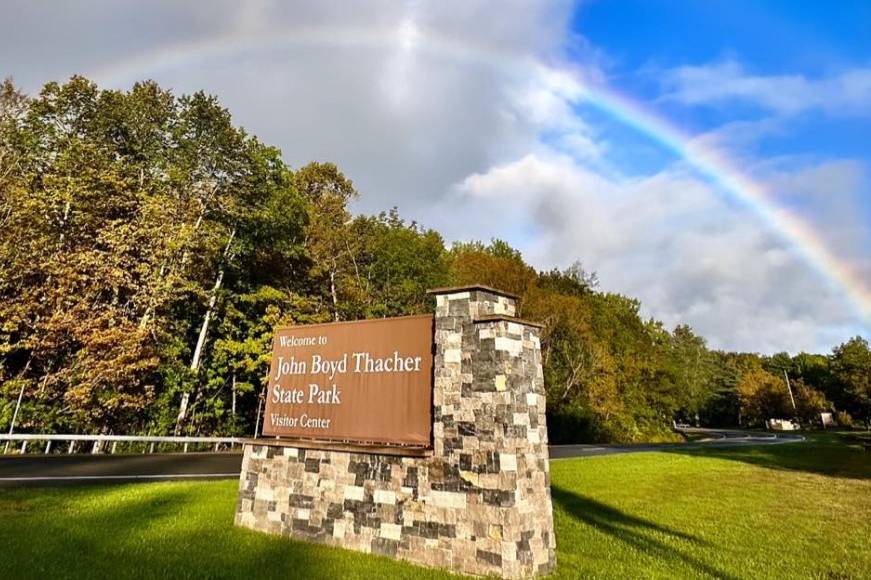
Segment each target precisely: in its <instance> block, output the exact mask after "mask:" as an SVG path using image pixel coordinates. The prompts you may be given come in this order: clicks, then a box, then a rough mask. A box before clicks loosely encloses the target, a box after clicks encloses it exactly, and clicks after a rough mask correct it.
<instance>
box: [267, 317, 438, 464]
mask: <svg viewBox="0 0 871 580" xmlns="http://www.w3.org/2000/svg"><path fill="white" fill-rule="evenodd" d="M432 360H433V317H432V316H431V315H425V316H407V317H402V318H387V319H381V320H363V321H359V322H337V323H333V324H315V325H309V326H293V327H286V328H280V329H278V330H277V331H276V334H275V340H274V342H273V350H272V365H271V368H270V372H269V390H268V396H267V399H266V413H265V421H264V426H263V434H264V435H275V436H281V437H299V438H309V439H319V440H326V441H353V442H358V443H377V444H387V445H391V444H392V445H415V446H420V447H428V446H430V442H431V435H432Z"/></svg>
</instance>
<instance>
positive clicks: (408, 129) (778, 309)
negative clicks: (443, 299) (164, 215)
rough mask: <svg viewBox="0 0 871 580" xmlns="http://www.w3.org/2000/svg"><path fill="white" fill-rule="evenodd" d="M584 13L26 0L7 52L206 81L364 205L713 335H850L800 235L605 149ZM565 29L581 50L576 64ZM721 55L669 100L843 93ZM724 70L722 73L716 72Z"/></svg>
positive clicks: (823, 341)
mask: <svg viewBox="0 0 871 580" xmlns="http://www.w3.org/2000/svg"><path fill="white" fill-rule="evenodd" d="M571 14H572V6H571V4H570V3H568V2H558V3H544V2H543V3H536V2H527V1H523V0H517V1H516V2H500V3H499V4H498V5H497V6H495V7H494V6H493V5H491V4H488V3H484V2H453V3H449V4H444V3H431V4H425V3H417V2H410V3H404V4H399V3H396V2H393V1H388V0H384V1H381V0H373V1H370V2H362V1H361V2H354V3H350V4H349V3H347V2H338V1H324V2H312V3H293V4H292V5H291V4H288V3H283V2H255V1H248V2H236V1H231V0H214V1H213V2H209V3H180V2H175V1H170V0H156V1H155V2H150V3H148V4H141V3H138V2H118V1H117V0H71V1H69V2H65V3H64V4H63V5H62V7H61V8H59V7H58V6H56V5H54V4H46V3H41V2H14V1H13V2H10V3H7V5H4V18H3V19H0V70H2V71H3V74H6V73H11V74H13V75H14V76H15V78H16V80H17V81H18V82H19V83H21V84H23V85H24V86H25V87H26V88H28V89H29V90H35V89H37V88H38V87H39V86H40V85H41V84H42V83H43V82H45V81H48V80H62V79H64V78H66V77H68V76H69V75H71V74H74V73H83V74H86V75H90V76H95V77H96V78H97V80H99V81H100V82H103V83H108V84H112V85H116V86H121V87H123V86H127V85H129V83H131V82H132V81H134V80H138V79H141V78H155V79H156V80H158V81H159V82H160V83H161V84H163V85H164V86H168V87H172V88H173V90H174V91H175V92H176V93H177V94H178V93H183V92H191V91H194V90H199V89H204V90H206V91H208V92H211V93H214V94H216V95H218V96H219V98H220V100H221V102H222V104H223V105H224V106H226V107H228V108H229V109H230V111H232V113H233V115H234V118H235V120H236V122H238V123H241V124H242V125H244V126H245V127H246V128H247V129H248V130H250V131H251V132H252V133H254V134H257V135H258V136H259V137H260V138H261V139H262V140H264V141H265V142H268V143H272V144H275V145H277V146H279V147H281V149H282V151H283V153H284V156H285V158H286V159H287V161H288V162H289V163H291V164H292V165H294V166H299V165H301V164H303V163H306V162H308V161H310V160H312V159H318V160H323V159H328V160H332V161H335V162H336V163H338V164H339V166H340V167H342V169H343V170H344V171H345V172H346V173H347V174H348V175H349V176H350V177H351V178H352V179H353V180H354V181H355V183H356V185H357V186H358V188H359V189H360V191H361V192H362V194H363V199H362V202H361V204H360V206H359V209H360V210H362V211H377V210H381V209H385V208H389V207H390V206H393V205H398V206H399V207H400V209H401V211H402V213H403V215H406V216H408V217H410V218H413V219H417V220H418V221H420V222H422V223H424V224H425V225H427V226H431V227H436V228H437V229H439V230H440V231H442V232H444V233H445V235H446V237H447V238H448V239H449V240H452V239H469V238H477V239H488V238H489V237H491V236H499V237H502V238H505V239H507V240H508V241H510V242H512V243H515V244H517V245H519V246H521V247H522V248H523V249H524V250H526V251H527V252H528V257H529V258H530V259H531V260H532V261H533V263H534V264H535V265H536V266H539V267H542V268H544V267H550V266H553V265H557V266H565V265H568V264H570V263H571V262H572V261H574V260H576V259H581V260H582V261H583V262H584V263H585V264H586V265H587V266H588V267H589V268H592V269H595V270H598V271H599V273H600V274H601V278H602V280H603V284H604V285H605V286H606V287H607V288H609V289H613V290H618V291H621V292H624V293H626V294H629V295H632V296H636V297H638V298H640V299H641V300H642V301H643V303H644V308H645V312H647V313H649V314H652V315H655V316H657V317H659V318H661V319H663V320H664V321H665V322H666V323H667V324H669V325H674V324H677V323H679V322H688V323H690V324H692V325H693V326H694V327H696V328H697V329H698V330H699V331H701V332H703V333H704V334H705V335H707V336H708V337H710V338H711V342H712V343H713V344H714V345H717V346H724V347H730V348H739V349H759V350H780V349H783V348H788V349H791V350H796V349H800V348H806V349H812V350H818V349H826V348H828V347H829V346H831V345H832V344H834V343H835V342H836V341H838V340H843V339H844V338H846V337H847V336H849V334H850V333H851V332H856V329H854V328H853V327H851V326H850V321H855V317H853V318H850V314H849V313H848V312H847V308H846V306H845V303H844V301H843V300H842V299H841V298H840V296H838V294H837V293H836V292H834V291H832V290H830V289H828V288H827V287H826V286H825V284H824V283H822V282H821V281H820V279H819V278H818V276H816V275H815V274H814V273H813V272H812V271H811V270H810V268H809V267H808V266H807V265H806V264H805V263H803V262H802V261H800V260H799V259H798V258H797V257H796V254H795V252H793V251H792V249H790V248H788V247H786V246H785V245H784V244H783V242H782V241H780V240H779V239H778V238H776V237H774V236H773V235H771V234H770V233H767V230H766V228H765V224H761V223H759V222H758V221H757V220H756V219H755V218H754V217H753V216H751V215H748V214H747V213H746V212H743V211H741V210H736V208H735V207H733V206H732V205H730V204H727V203H725V202H724V201H723V200H722V199H721V198H720V197H718V195H717V194H716V192H714V191H713V190H711V189H710V188H709V187H708V186H707V185H705V184H704V183H702V182H700V181H699V180H697V179H695V178H694V177H693V176H692V175H691V174H688V173H684V172H682V171H681V170H679V169H678V168H669V169H666V170H664V171H662V172H660V173H658V174H654V175H648V176H642V177H639V178H627V177H624V176H621V174H620V173H619V172H617V171H615V170H613V169H612V168H610V167H608V157H609V154H610V153H612V152H614V151H616V150H618V149H619V148H620V147H621V145H622V144H621V143H617V142H615V143H612V142H610V141H606V140H605V139H604V138H603V136H602V135H601V134H600V133H599V131H598V129H597V127H595V126H592V125H591V124H590V123H588V122H587V121H586V120H585V119H584V118H582V117H581V116H579V115H578V114H577V108H576V105H577V104H578V103H579V102H582V101H583V99H584V98H585V93H584V86H585V84H586V83H587V82H588V81H589V80H591V79H592V80H593V81H596V82H601V81H602V79H603V78H604V74H603V73H602V72H601V70H600V69H599V66H598V64H597V63H601V62H604V61H606V60H607V55H603V54H602V53H601V52H600V51H598V50H597V49H595V47H591V46H589V45H588V44H586V43H585V41H584V40H583V39H581V38H577V37H574V36H572V35H571V34H570V33H569V32H568V28H569V24H570V20H571ZM566 45H571V49H572V50H573V51H574V53H576V54H580V53H583V54H586V55H589V61H588V62H585V63H581V64H578V63H577V62H575V63H571V64H567V63H564V62H563V61H562V54H563V48H565V46H566ZM707 72H711V75H710V76H708V77H706V76H705V74H706V70H705V69H704V67H696V68H687V69H684V70H682V71H679V72H677V73H676V74H675V76H674V77H673V84H672V88H673V89H674V91H675V92H674V95H673V98H679V99H685V100H687V101H693V102H706V103H707V102H720V101H721V100H723V99H726V98H728V99H733V98H740V99H754V98H756V99H758V98H762V99H763V101H762V102H763V104H764V106H765V107H767V108H776V109H777V110H779V111H788V112H794V111H797V110H801V109H802V108H803V107H805V108H806V107H808V106H818V107H828V106H829V105H828V104H826V105H822V104H819V103H818V100H819V99H818V98H817V97H815V96H813V95H811V96H808V94H807V93H808V92H813V91H815V90H816V89H817V88H819V87H818V86H817V85H815V84H814V83H815V82H818V81H808V80H806V79H802V78H797V79H793V78H791V77H786V78H785V79H779V80H777V82H776V83H774V84H775V85H776V86H771V85H772V82H770V79H765V78H762V79H760V78H754V77H750V80H747V79H748V75H746V74H745V73H744V72H743V70H742V69H740V67H737V65H726V66H725V68H723V70H714V71H707ZM717 78H720V79H722V78H725V79H726V80H727V81H728V82H726V83H725V88H723V87H722V86H721V87H720V89H718V90H719V91H720V93H718V92H717V90H715V89H717V87H716V86H715V85H714V84H712V85H711V86H710V87H708V88H707V89H706V87H705V86H704V85H705V83H706V82H707V81H709V80H710V82H711V83H714V81H716V79H717ZM863 78H864V77H863V75H862V72H861V71H856V72H855V74H853V73H850V74H844V75H841V77H838V80H837V83H840V84H839V85H838V86H839V87H841V88H842V90H841V91H840V92H841V93H842V95H841V96H839V97H838V98H839V99H841V101H840V103H841V105H843V104H844V103H848V104H849V106H851V107H856V108H858V109H861V107H862V106H865V105H863V101H862V99H863V96H862V95H867V88H863V87H864V85H863V83H864V82H865V81H864V80H863ZM826 82H835V80H833V79H829V81H826ZM784 83H785V84H784ZM784 87H786V88H788V89H790V90H788V91H787V90H785V89H784ZM823 88H826V89H827V90H831V89H830V88H828V85H826V86H824V87H823ZM723 91H725V93H723ZM778 92H784V94H783V95H778V94H777V93H778ZM721 93H723V94H725V95H727V96H725V97H724V96H722V94H721ZM793 93H794V94H793ZM760 95H762V96H761V97H760ZM814 99H816V100H814ZM808 103H816V104H811V105H808ZM844 108H845V109H846V108H847V107H846V106H844ZM863 110H867V109H863ZM775 129H776V127H773V126H772V128H771V130H775ZM760 130H769V128H766V127H761V126H760V125H758V124H757V125H754V126H753V127H751V126H749V125H738V124H735V125H733V126H731V127H726V128H723V129H722V130H721V131H720V132H719V133H718V134H716V135H713V134H711V135H707V136H706V137H705V138H707V139H710V140H712V142H713V141H715V140H716V139H720V140H721V141H725V140H728V141H729V142H730V143H736V142H740V141H741V140H742V139H744V140H745V141H744V142H750V141H751V140H752V134H753V133H754V131H760ZM793 169H794V168H793ZM790 171H792V169H791V170H790ZM784 173H785V174H784V175H783V180H784V184H783V187H784V188H785V189H786V188H787V186H788V184H786V183H785V181H786V180H787V177H788V173H789V172H784ZM846 173H848V171H847V169H846V168H845V167H844V168H841V169H840V170H839V171H834V173H828V174H827V173H826V171H825V170H821V172H820V173H819V174H814V175H810V174H808V175H805V176H802V177H801V178H799V179H798V183H799V184H801V183H805V184H810V183H811V182H814V183H817V184H819V186H820V187H823V186H824V185H825V184H826V183H831V182H832V180H833V179H836V174H837V179H839V180H848V177H846ZM767 175H770V176H772V179H773V180H774V181H776V179H775V178H776V177H777V176H778V175H779V171H777V168H774V169H771V171H770V172H769V173H768V174H767ZM843 183H846V181H843ZM814 191H818V189H815V190H814ZM801 203H810V202H801ZM848 205H849V204H848ZM844 211H848V210H844ZM836 219H840V218H838V217H837V216H834V215H833V216H832V218H831V220H836ZM852 239H853V240H856V239H859V238H855V237H854V238H852ZM844 243H846V242H844Z"/></svg>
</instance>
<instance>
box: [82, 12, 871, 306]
mask: <svg viewBox="0 0 871 580" xmlns="http://www.w3.org/2000/svg"><path fill="white" fill-rule="evenodd" d="M312 45H316V46H320V47H336V48H355V49H359V48H373V49H385V48H386V49H390V50H393V51H400V52H402V51H406V52H410V51H415V50H420V51H426V52H427V53H429V54H432V55H434V56H437V57H438V58H446V59H451V60H457V61H462V62H466V63H472V64H477V65H480V66H485V67H491V68H496V69H500V70H502V71H504V72H505V73H507V74H509V75H512V76H515V75H516V76H517V77H518V78H523V76H526V75H529V74H541V73H542V72H545V73H546V72H547V71H548V70H549V69H547V67H546V66H544V65H543V64H541V63H540V62H538V61H536V60H535V59H532V58H530V57H528V56H523V55H511V54H505V53H504V52H496V51H493V50H490V49H487V48H484V47H480V46H476V45H472V44H469V43H460V42H457V41H456V40H455V39H451V38H447V37H442V36H439V35H435V34H432V33H430V32H427V33H426V34H421V33H420V32H419V31H418V30H417V29H416V28H415V27H414V25H413V23H412V22H410V21H404V22H403V24H402V25H401V26H399V27H398V28H392V29H380V30H379V29H373V30H360V29H351V28H344V29H343V28H335V27H330V28H309V29H302V30H295V31H293V32H292V33H284V34H271V35H270V34H266V35H255V34H250V33H245V32H244V31H237V32H234V33H230V34H227V35H223V36H217V37H210V38H209V39H208V40H202V41H196V42H186V43H179V44H174V45H167V46H165V47H161V48H158V49H155V50H152V51H146V52H143V53H140V54H138V55H136V56H134V57H132V58H129V59H126V60H123V61H120V62H118V63H116V64H114V65H112V66H110V67H107V68H102V69H98V70H95V71H91V72H90V76H91V78H93V79H95V80H96V81H98V82H100V83H101V84H104V85H107V86H124V85H126V84H129V83H131V82H133V81H135V80H139V79H141V78H143V76H144V75H153V74H154V73H155V72H159V71H162V70H171V69H174V68H177V67H179V66H180V65H188V66H189V65H191V64H195V63H197V62H204V61H206V60H210V59H214V58H219V57H221V56H230V55H239V54H245V53H252V54H253V53H256V52H259V51H264V50H277V49H282V48H289V47H293V46H312ZM571 78H572V80H573V81H574V82H575V83H577V86H576V87H575V88H574V89H569V92H570V93H571V97H570V98H571V99H573V100H574V102H575V103H576V104H580V103H585V104H589V105H591V106H593V107H595V108H596V109H598V110H600V111H602V112H603V113H605V114H606V115H608V116H609V117H611V118H613V119H615V120H617V121H619V122H621V123H624V124H626V125H627V126H630V127H632V128H633V129H635V130H637V131H639V132H641V133H643V134H645V135H646V136H648V137H649V138H650V139H652V140H653V141H655V142H657V143H658V144H659V145H661V146H662V147H664V148H665V149H667V150H668V151H670V152H671V153H673V154H674V155H676V156H678V157H679V158H681V159H682V160H684V162H685V163H687V164H688V165H689V166H690V167H692V168H693V169H694V170H695V171H696V172H698V173H699V174H700V175H702V176H704V177H705V178H706V179H707V180H709V181H710V183H711V184H712V185H714V186H716V187H717V189H718V190H719V191H722V192H724V193H725V194H727V195H728V196H729V197H731V198H732V199H734V200H736V201H738V202H739V203H740V204H741V205H743V206H745V207H747V208H749V209H750V210H751V211H753V212H754V213H755V214H756V215H758V216H759V217H760V218H761V219H762V221H764V222H765V223H766V224H768V226H769V227H770V228H771V230H772V231H773V232H775V233H776V234H777V235H779V236H780V237H781V238H782V239H784V240H786V241H787V242H788V243H789V244H790V245H791V246H792V247H793V248H794V249H795V250H796V251H797V252H798V253H799V254H800V255H801V256H802V258H803V259H804V260H805V261H806V262H807V263H808V264H809V265H810V266H811V267H813V268H814V270H815V271H817V272H818V273H819V274H820V275H821V277H822V278H823V279H824V280H825V281H826V282H827V283H828V284H829V285H830V287H832V288H833V289H835V290H836V291H839V292H841V293H842V294H843V295H844V297H845V298H846V299H847V301H848V302H849V303H850V305H851V306H852V307H853V308H854V309H855V311H856V313H857V314H858V315H859V316H860V317H861V318H862V319H863V320H864V321H865V322H871V287H869V285H868V284H867V283H865V282H864V281H863V280H862V279H861V277H860V275H859V272H858V271H857V270H856V269H854V268H852V267H851V266H850V265H849V264H847V263H845V262H844V261H842V260H840V259H839V258H838V257H837V256H835V255H834V254H833V253H832V252H831V251H830V250H829V249H828V248H827V246H826V244H825V242H824V241H823V240H822V239H821V237H820V236H819V234H818V233H817V232H815V231H814V230H813V228H811V227H810V225H809V224H808V223H807V222H805V221H804V220H802V219H801V218H800V217H799V216H797V215H795V214H794V213H792V212H789V211H787V210H786V209H784V208H782V207H779V206H778V205H777V204H775V203H773V202H772V201H771V195H770V193H769V192H768V191H766V189H765V187H763V186H762V185H761V184H759V183H757V182H755V181H753V180H752V179H751V178H750V177H749V176H747V175H746V174H745V173H744V172H742V171H741V170H740V169H739V168H738V167H737V166H736V164H735V163H734V162H733V161H732V160H730V159H729V158H728V157H727V156H726V155H725V154H724V153H722V152H721V151H719V150H717V149H716V148H714V147H713V146H710V145H706V144H704V143H702V142H700V141H699V140H696V139H693V137H692V136H690V135H688V134H686V133H684V132H683V131H682V130H681V129H680V128H679V127H677V126H675V125H673V124H672V123H670V122H669V121H667V120H666V119H664V118H662V117H660V116H658V115H656V114H655V113H653V112H652V111H650V110H648V109H645V108H644V106H642V105H641V104H639V103H637V102H635V101H633V100H632V99H630V98H628V97H626V96H624V95H621V94H619V93H617V92H615V91H613V90H611V89H609V88H608V87H607V86H605V85H604V84H602V83H597V82H583V81H580V80H579V79H577V78H576V77H574V76H572V77H571Z"/></svg>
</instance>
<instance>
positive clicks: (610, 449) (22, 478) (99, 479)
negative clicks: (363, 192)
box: [0, 429, 803, 488]
mask: <svg viewBox="0 0 871 580" xmlns="http://www.w3.org/2000/svg"><path fill="white" fill-rule="evenodd" d="M687 432H688V433H689V434H692V435H695V436H697V437H700V438H701V439H700V440H698V441H694V442H691V443H674V444H659V445H551V447H550V457H551V459H566V458H570V457H585V456H593V455H610V454H615V453H637V452H643V451H662V450H671V449H688V448H697V447H738V446H744V445H775V444H781V443H791V442H797V441H802V440H803V437H801V436H800V435H787V434H783V435H780V434H778V435H772V434H768V433H747V432H742V431H715V430H706V429H688V430H687ZM241 466H242V456H241V454H239V453H187V454H183V453H167V454H154V455H50V456H43V455H25V456H24V457H20V456H15V455H7V456H3V457H0V488H3V487H7V488H8V487H35V486H57V485H81V484H94V483H109V482H118V483H121V482H135V481H140V482H141V481H165V480H185V479H230V478H236V477H238V476H239V471H240V470H241Z"/></svg>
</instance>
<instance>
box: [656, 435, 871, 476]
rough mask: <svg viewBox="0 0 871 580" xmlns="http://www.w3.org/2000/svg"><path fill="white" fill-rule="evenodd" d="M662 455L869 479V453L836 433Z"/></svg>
mask: <svg viewBox="0 0 871 580" xmlns="http://www.w3.org/2000/svg"><path fill="white" fill-rule="evenodd" d="M663 452H664V453H679V454H681V455H689V456H694V457H711V458H716V459H728V460H731V461H740V462H742V463H748V464H751V465H756V466H759V467H765V468H768V469H777V470H787V471H804V472H807V473H813V474H817V475H827V476H831V477H846V478H850V479H871V453H868V452H866V451H864V450H863V449H862V447H861V445H857V444H851V442H850V441H849V440H845V439H843V438H842V437H839V436H838V435H835V434H809V435H808V439H807V441H804V442H797V443H784V444H780V445H759V446H744V447H710V448H701V447H695V448H686V449H680V448H672V449H663Z"/></svg>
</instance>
